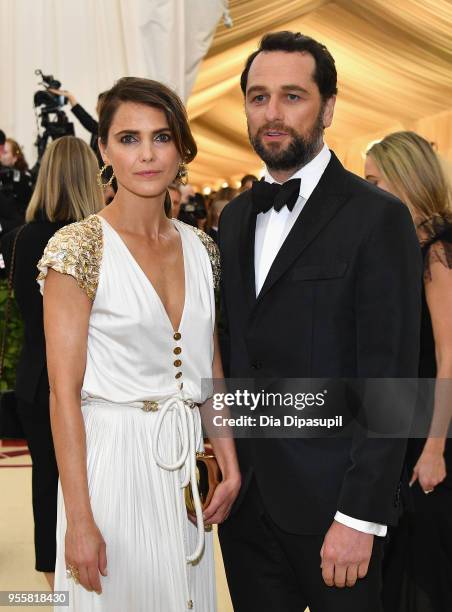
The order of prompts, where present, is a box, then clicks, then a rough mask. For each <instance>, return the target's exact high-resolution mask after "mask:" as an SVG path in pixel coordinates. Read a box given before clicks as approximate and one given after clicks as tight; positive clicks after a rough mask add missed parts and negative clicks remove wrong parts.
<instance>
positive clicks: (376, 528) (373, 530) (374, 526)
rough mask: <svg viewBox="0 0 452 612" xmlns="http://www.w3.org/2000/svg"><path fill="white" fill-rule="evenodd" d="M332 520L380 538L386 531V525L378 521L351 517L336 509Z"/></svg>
mask: <svg viewBox="0 0 452 612" xmlns="http://www.w3.org/2000/svg"><path fill="white" fill-rule="evenodd" d="M334 520H335V521H337V522H338V523H342V525H346V526H347V527H352V528H353V529H356V530H357V531H362V532H363V533H370V534H372V535H375V536H379V537H380V538H384V537H385V535H386V534H387V533H388V527H387V525H380V524H379V523H369V522H368V521H361V520H360V519H356V518H353V517H351V516H348V515H347V514H342V512H339V511H337V512H336V514H335V517H334Z"/></svg>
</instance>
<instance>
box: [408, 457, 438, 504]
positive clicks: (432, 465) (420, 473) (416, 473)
mask: <svg viewBox="0 0 452 612" xmlns="http://www.w3.org/2000/svg"><path fill="white" fill-rule="evenodd" d="M445 478H446V462H445V461H444V455H443V453H442V452H435V451H429V450H425V449H424V450H423V451H422V453H421V456H420V457H419V459H418V461H417V463H416V465H415V466H414V469H413V475H412V477H411V480H410V487H411V486H412V485H413V484H414V483H415V482H416V480H418V481H419V484H420V486H421V488H422V490H423V491H424V493H427V492H431V491H433V489H434V488H435V487H436V486H437V485H439V483H440V482H442V481H443V480H444V479H445Z"/></svg>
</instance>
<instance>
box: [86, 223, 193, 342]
mask: <svg viewBox="0 0 452 612" xmlns="http://www.w3.org/2000/svg"><path fill="white" fill-rule="evenodd" d="M96 217H98V218H99V219H100V220H101V223H105V224H106V226H107V227H108V228H110V230H111V231H112V232H113V234H114V235H115V236H116V237H117V238H118V240H119V241H120V243H121V245H122V246H123V247H124V249H125V250H126V252H127V253H128V255H129V257H130V259H131V261H132V263H133V264H134V266H135V267H136V268H137V270H138V271H139V273H140V274H141V275H142V276H143V278H144V279H145V281H146V282H147V284H148V285H149V286H150V287H151V289H152V292H153V293H154V295H155V297H156V299H157V302H158V304H159V305H160V309H161V310H162V312H163V314H164V316H165V319H166V321H167V323H168V324H169V327H170V328H171V330H172V333H173V334H176V333H177V332H179V331H180V329H181V327H182V323H183V321H184V317H185V311H186V306H187V295H188V275H187V265H186V252H185V246H184V237H183V235H182V234H183V232H181V231H180V229H179V227H178V226H177V223H175V220H174V219H171V222H172V224H173V227H174V229H175V230H176V231H177V233H178V234H179V237H180V242H181V248H182V265H183V267H184V303H183V307H182V313H181V316H180V320H179V325H178V327H177V328H176V329H175V328H174V325H173V323H172V321H171V319H170V317H169V314H168V311H167V310H166V308H165V306H164V304H163V301H162V299H161V297H160V295H159V293H158V291H157V289H156V288H155V287H154V285H153V283H152V281H151V279H150V278H149V277H148V276H147V274H146V273H145V271H144V270H143V268H142V267H141V266H140V264H139V263H138V261H137V260H136V258H135V257H134V255H133V254H132V251H131V250H130V249H129V247H128V246H127V244H126V242H125V240H124V239H123V238H122V237H121V234H120V233H119V232H118V231H117V230H115V228H114V227H113V226H112V225H111V223H109V222H108V221H107V220H106V219H105V218H104V217H101V216H100V215H96Z"/></svg>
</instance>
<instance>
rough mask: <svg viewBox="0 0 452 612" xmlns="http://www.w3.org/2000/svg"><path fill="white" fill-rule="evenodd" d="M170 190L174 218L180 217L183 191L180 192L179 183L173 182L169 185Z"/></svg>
mask: <svg viewBox="0 0 452 612" xmlns="http://www.w3.org/2000/svg"><path fill="white" fill-rule="evenodd" d="M168 192H169V194H170V198H171V215H170V216H171V217H173V219H178V218H179V212H180V203H181V193H180V187H179V185H178V184H177V183H171V185H169V186H168Z"/></svg>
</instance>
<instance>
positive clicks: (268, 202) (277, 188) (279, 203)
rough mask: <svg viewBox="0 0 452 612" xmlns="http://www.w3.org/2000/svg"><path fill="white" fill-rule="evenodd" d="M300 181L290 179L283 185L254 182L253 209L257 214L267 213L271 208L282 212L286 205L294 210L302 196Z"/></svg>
mask: <svg viewBox="0 0 452 612" xmlns="http://www.w3.org/2000/svg"><path fill="white" fill-rule="evenodd" d="M300 183H301V180H300V179H290V181H286V182H285V183H283V184H282V185H279V184H278V183H267V182H266V181H264V180H261V181H254V183H253V186H252V187H251V198H252V200H253V209H254V211H255V212H256V213H261V212H264V213H265V212H267V211H269V210H270V208H272V207H273V208H274V209H275V210H276V211H278V212H279V211H280V210H281V208H282V207H283V206H284V205H286V206H287V208H288V209H289V210H293V207H294V206H295V202H296V201H297V200H298V196H299V195H300Z"/></svg>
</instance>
